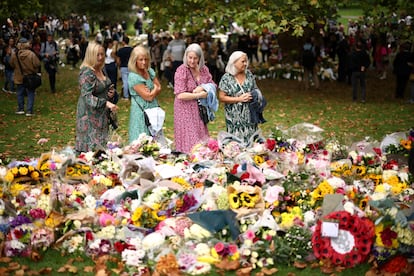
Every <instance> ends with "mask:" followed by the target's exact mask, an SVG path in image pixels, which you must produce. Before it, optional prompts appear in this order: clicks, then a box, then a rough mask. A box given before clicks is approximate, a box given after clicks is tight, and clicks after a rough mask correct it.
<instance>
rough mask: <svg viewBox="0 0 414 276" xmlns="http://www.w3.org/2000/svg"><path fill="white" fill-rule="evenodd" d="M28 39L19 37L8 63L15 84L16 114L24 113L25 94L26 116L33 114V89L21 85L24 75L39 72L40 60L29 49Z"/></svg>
mask: <svg viewBox="0 0 414 276" xmlns="http://www.w3.org/2000/svg"><path fill="white" fill-rule="evenodd" d="M30 44H31V43H30V41H29V40H27V38H24V37H22V38H20V39H19V41H18V43H17V52H16V53H13V54H12V57H11V60H10V65H11V66H12V67H13V69H14V83H15V84H16V85H17V106H18V109H17V111H16V114H17V115H24V114H25V112H24V97H25V95H27V108H26V116H27V117H30V116H33V114H34V113H33V107H34V100H35V90H36V88H33V87H26V86H25V85H23V80H24V77H25V76H27V75H31V74H36V73H38V72H40V66H41V63H40V60H39V58H38V57H37V56H36V54H35V53H34V52H33V51H32V50H31V49H30V48H31V45H30Z"/></svg>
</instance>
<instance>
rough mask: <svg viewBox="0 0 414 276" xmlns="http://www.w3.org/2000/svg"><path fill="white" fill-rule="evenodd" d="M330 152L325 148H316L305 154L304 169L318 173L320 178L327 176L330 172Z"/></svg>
mask: <svg viewBox="0 0 414 276" xmlns="http://www.w3.org/2000/svg"><path fill="white" fill-rule="evenodd" d="M331 156H332V155H331V153H330V152H329V151H327V150H317V151H314V152H312V153H308V154H306V160H305V169H306V170H307V171H309V172H313V173H316V174H318V175H319V176H320V177H322V178H328V177H329V176H330V174H331V170H330V164H331Z"/></svg>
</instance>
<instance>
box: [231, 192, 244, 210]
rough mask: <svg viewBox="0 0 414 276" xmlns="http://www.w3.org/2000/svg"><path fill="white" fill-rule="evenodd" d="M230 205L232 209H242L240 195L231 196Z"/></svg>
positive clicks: (232, 194)
mask: <svg viewBox="0 0 414 276" xmlns="http://www.w3.org/2000/svg"><path fill="white" fill-rule="evenodd" d="M229 203H230V208H231V209H238V208H240V205H241V202H240V198H239V195H238V194H236V193H231V194H229Z"/></svg>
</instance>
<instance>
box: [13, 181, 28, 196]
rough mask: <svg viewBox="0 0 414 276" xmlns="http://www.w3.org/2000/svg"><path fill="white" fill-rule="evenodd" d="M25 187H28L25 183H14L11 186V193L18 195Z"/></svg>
mask: <svg viewBox="0 0 414 276" xmlns="http://www.w3.org/2000/svg"><path fill="white" fill-rule="evenodd" d="M24 189H26V186H25V185H22V184H19V183H14V184H12V185H11V186H10V193H11V194H12V196H17V195H18V194H19V193H20V192H21V191H23V190H24Z"/></svg>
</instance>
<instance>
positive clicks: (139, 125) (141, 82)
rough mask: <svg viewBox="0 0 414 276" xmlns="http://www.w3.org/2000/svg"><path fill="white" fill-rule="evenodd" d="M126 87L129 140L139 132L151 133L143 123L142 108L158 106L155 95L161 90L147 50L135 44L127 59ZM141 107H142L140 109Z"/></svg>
mask: <svg viewBox="0 0 414 276" xmlns="http://www.w3.org/2000/svg"><path fill="white" fill-rule="evenodd" d="M128 70H129V75H128V87H129V93H130V95H131V110H130V117H129V142H130V143H131V142H132V141H134V140H136V139H137V138H138V137H139V135H140V134H141V133H146V134H147V135H151V134H150V132H149V130H148V127H147V126H146V125H145V119H144V111H143V110H142V109H147V108H152V107H157V106H158V101H157V98H156V97H157V96H158V95H159V94H160V92H161V84H160V82H159V80H158V78H157V77H156V76H155V71H154V69H152V68H151V60H150V53H149V51H148V50H147V49H146V48H144V47H142V46H136V47H135V48H134V49H133V50H132V52H131V57H130V58H129V61H128ZM141 108H142V109H141Z"/></svg>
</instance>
